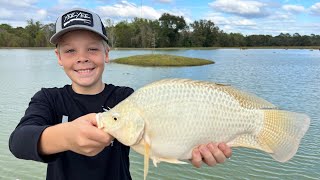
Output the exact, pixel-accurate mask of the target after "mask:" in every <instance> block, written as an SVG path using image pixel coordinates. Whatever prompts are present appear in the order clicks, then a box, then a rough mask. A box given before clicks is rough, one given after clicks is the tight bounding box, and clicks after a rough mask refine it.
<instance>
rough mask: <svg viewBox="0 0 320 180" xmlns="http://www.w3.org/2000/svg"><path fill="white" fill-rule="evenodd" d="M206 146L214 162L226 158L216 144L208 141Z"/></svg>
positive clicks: (220, 161) (219, 161)
mask: <svg viewBox="0 0 320 180" xmlns="http://www.w3.org/2000/svg"><path fill="white" fill-rule="evenodd" d="M207 147H208V149H209V150H210V152H211V154H212V155H213V156H214V158H215V160H216V162H218V163H223V162H224V161H225V160H226V156H225V155H224V153H223V152H222V150H221V149H219V148H218V145H217V144H213V143H209V144H208V145H207Z"/></svg>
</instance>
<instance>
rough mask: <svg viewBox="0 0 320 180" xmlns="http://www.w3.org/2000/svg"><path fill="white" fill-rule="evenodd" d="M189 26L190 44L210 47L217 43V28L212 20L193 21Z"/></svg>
mask: <svg viewBox="0 0 320 180" xmlns="http://www.w3.org/2000/svg"><path fill="white" fill-rule="evenodd" d="M190 26H191V27H192V29H193V33H192V44H193V46H198V47H211V46H216V45H218V32H219V28H218V27H216V26H215V24H214V23H213V22H212V21H210V20H209V21H207V20H200V21H194V22H193V23H192V24H190Z"/></svg>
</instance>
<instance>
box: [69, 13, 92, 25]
mask: <svg viewBox="0 0 320 180" xmlns="http://www.w3.org/2000/svg"><path fill="white" fill-rule="evenodd" d="M73 21H82V22H83V23H85V24H91V16H90V14H88V13H84V12H76V11H75V12H72V13H69V14H66V15H65V16H64V20H63V22H64V23H63V26H64V27H65V26H68V24H69V23H71V22H73Z"/></svg>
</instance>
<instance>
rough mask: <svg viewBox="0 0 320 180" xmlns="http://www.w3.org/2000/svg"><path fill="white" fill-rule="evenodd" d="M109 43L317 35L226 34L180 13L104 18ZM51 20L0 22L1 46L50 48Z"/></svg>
mask: <svg viewBox="0 0 320 180" xmlns="http://www.w3.org/2000/svg"><path fill="white" fill-rule="evenodd" d="M104 24H105V25H106V29H107V34H108V38H109V44H110V45H111V46H112V47H114V48H116V47H125V48H166V47H260V46H320V35H315V34H311V35H300V34H299V33H294V34H292V35H291V34H289V33H280V34H279V35H277V36H271V35H247V36H245V35H243V34H241V33H226V32H224V31H223V30H220V29H219V27H218V26H217V25H215V23H214V22H212V21H211V20H197V21H194V22H193V23H190V24H187V23H186V21H185V19H184V17H183V16H174V15H171V14H168V13H164V14H162V16H161V17H160V18H159V19H157V20H148V19H143V18H134V19H133V20H132V21H130V22H129V21H126V20H124V21H121V22H119V23H116V24H115V23H114V22H113V21H112V20H111V19H107V20H106V21H105V23H104ZM54 31H55V27H54V24H53V23H50V24H45V25H43V24H41V22H39V21H36V22H35V21H33V20H32V19H31V20H28V21H27V25H26V27H24V28H23V27H16V28H13V27H12V26H10V25H9V24H1V25H0V47H50V46H53V45H51V44H50V43H49V39H50V37H51V36H52V35H53V34H54Z"/></svg>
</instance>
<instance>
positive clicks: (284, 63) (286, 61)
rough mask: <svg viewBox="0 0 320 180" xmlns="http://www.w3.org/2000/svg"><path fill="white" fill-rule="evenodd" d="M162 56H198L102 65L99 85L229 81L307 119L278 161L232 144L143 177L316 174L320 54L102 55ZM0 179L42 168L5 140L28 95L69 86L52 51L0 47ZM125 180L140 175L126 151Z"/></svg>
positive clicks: (36, 173)
mask: <svg viewBox="0 0 320 180" xmlns="http://www.w3.org/2000/svg"><path fill="white" fill-rule="evenodd" d="M149 53H165V54H172V55H181V56H188V57H197V58H204V59H209V60H213V61H215V64H212V65H206V66H197V67H137V66H130V65H121V64H115V63H109V64H107V66H106V69H105V72H104V75H103V79H104V81H105V82H106V83H112V84H116V85H123V86H130V87H132V88H134V89H137V88H139V87H141V86H143V85H145V84H147V83H150V82H153V81H155V80H159V79H163V78H191V79H198V80H206V81H213V82H218V83H226V84H231V85H233V86H235V87H238V88H240V89H242V90H245V91H248V92H252V93H254V94H256V95H258V96H260V97H262V98H264V99H266V100H268V101H270V102H272V103H273V104H275V105H277V106H279V107H281V109H286V110H290V111H295V112H301V113H306V114H308V115H309V116H310V117H311V125H310V128H309V131H308V132H307V133H306V135H305V137H304V138H303V139H302V142H301V145H300V148H299V149H298V152H297V154H296V155H295V156H294V157H293V158H292V159H291V160H290V161H288V162H286V163H279V162H276V161H274V160H273V159H272V158H271V157H270V156H269V155H267V154H265V153H263V152H261V151H256V150H252V149H244V148H234V149H233V156H232V157H231V159H229V160H227V161H226V162H225V163H224V164H220V165H217V166H215V167H207V166H203V167H202V168H200V169H197V168H194V167H193V166H192V165H190V164H188V165H174V164H168V163H160V164H159V165H158V167H157V168H155V167H153V165H152V164H150V169H149V175H148V179H320V168H319V167H320V148H319V147H320V108H319V107H320V51H318V50H313V51H312V50H307V49H292V50H284V49H248V50H240V49H216V50H169V51H168V50H156V51H151V50H114V51H111V52H110V58H111V59H114V58H118V57H125V56H130V55H136V54H149ZM0 83H1V86H0V90H1V93H0V119H1V123H0V130H1V131H0V179H14V180H15V179H20V180H24V179H26V180H27V179H45V173H46V165H45V164H43V163H38V162H33V161H25V160H19V159H16V158H15V157H14V156H13V155H12V154H11V153H10V151H9V149H8V138H9V136H10V133H11V132H12V130H13V129H14V128H15V126H16V125H17V123H18V122H19V121H20V118H21V117H22V116H23V114H24V111H25V109H26V107H27V105H28V103H29V101H30V98H31V97H32V96H33V94H34V93H35V92H37V91H38V90H39V89H40V88H42V87H61V86H63V85H65V84H67V83H70V81H69V79H68V78H67V77H66V76H65V74H64V72H63V70H62V69H61V68H60V67H59V66H58V64H57V61H56V58H55V56H54V52H53V50H52V49H46V50H39V49H38V50H36V49H0ZM130 161H131V174H132V177H133V179H142V178H143V157H142V156H141V155H138V154H136V153H135V152H133V151H131V154H130Z"/></svg>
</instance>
